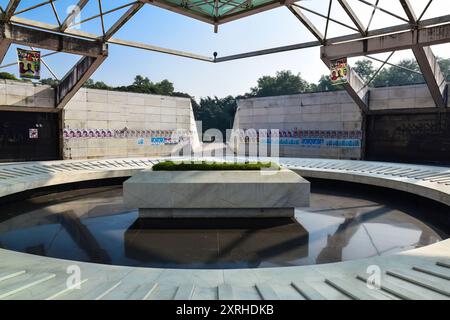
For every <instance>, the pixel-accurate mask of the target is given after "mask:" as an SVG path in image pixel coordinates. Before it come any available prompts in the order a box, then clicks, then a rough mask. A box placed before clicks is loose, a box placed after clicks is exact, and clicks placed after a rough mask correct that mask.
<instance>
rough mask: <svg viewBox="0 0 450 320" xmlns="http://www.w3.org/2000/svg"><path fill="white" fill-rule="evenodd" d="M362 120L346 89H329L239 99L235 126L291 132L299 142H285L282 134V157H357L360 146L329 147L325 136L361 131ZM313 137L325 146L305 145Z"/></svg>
mask: <svg viewBox="0 0 450 320" xmlns="http://www.w3.org/2000/svg"><path fill="white" fill-rule="evenodd" d="M361 123H362V121H361V114H360V112H359V109H358V107H357V106H356V104H354V103H353V101H352V100H351V98H350V97H349V96H348V94H347V93H346V92H337V93H336V92H327V93H309V94H298V95H290V96H279V97H267V98H254V99H245V100H239V102H238V111H237V113H236V120H235V128H241V129H249V128H254V129H279V130H280V131H281V132H283V131H288V134H290V135H291V137H292V140H294V141H295V140H297V141H296V142H298V143H299V144H283V143H282V140H283V137H281V138H280V151H279V152H280V156H286V157H289V156H292V157H294V156H304V157H326V158H338V159H341V158H342V159H352V158H354V159H358V158H359V157H360V152H361V151H360V148H357V147H356V148H355V147H351V148H343V147H327V146H326V145H325V144H326V141H325V139H327V138H326V137H327V136H329V138H328V139H331V138H332V137H333V136H334V134H336V138H337V134H338V133H339V132H341V133H342V132H344V131H345V132H354V133H355V132H356V134H360V133H361ZM311 131H313V132H311ZM296 132H297V134H296ZM340 137H342V134H341V135H340ZM303 139H308V140H303ZM312 139H317V140H316V141H318V139H320V142H322V145H320V144H306V143H307V142H311V141H312ZM322 139H324V140H323V141H322ZM302 140H303V141H302ZM316 141H314V142H316ZM302 142H305V143H304V144H302ZM288 143H289V141H288Z"/></svg>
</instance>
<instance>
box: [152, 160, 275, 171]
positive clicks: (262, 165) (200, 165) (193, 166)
mask: <svg viewBox="0 0 450 320" xmlns="http://www.w3.org/2000/svg"><path fill="white" fill-rule="evenodd" d="M269 168H273V169H276V170H279V169H280V168H279V166H278V165H277V164H275V163H272V162H249V163H233V162H205V161H203V162H173V161H164V162H160V163H157V164H155V165H154V166H153V171H208V170H209V171H225V170H254V171H256V170H261V169H269Z"/></svg>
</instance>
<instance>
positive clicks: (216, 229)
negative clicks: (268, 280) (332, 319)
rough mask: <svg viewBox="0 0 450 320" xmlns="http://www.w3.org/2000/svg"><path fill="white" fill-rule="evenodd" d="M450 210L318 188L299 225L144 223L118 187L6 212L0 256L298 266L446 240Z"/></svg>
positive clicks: (403, 198) (38, 200) (348, 189)
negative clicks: (6, 253) (442, 222)
mask: <svg viewBox="0 0 450 320" xmlns="http://www.w3.org/2000/svg"><path fill="white" fill-rule="evenodd" d="M447 210H448V208H446V207H444V206H442V205H439V204H436V203H434V202H430V201H428V200H424V199H421V198H416V197H414V196H412V195H407V194H404V193H400V192H395V191H385V190H384V191H383V190H382V189H379V188H374V187H363V186H358V185H352V184H348V183H337V182H324V181H319V180H318V181H313V183H312V190H311V206H310V207H309V208H298V209H296V215H295V218H293V219H288V218H286V219H279V218H277V219H173V220H170V219H138V212H137V209H135V208H127V207H126V206H125V205H124V204H123V201H122V187H121V186H120V185H113V186H97V187H90V188H82V189H77V190H71V191H63V192H58V193H51V194H47V195H44V196H38V197H33V198H31V199H27V200H23V201H16V202H14V203H10V204H6V205H2V206H0V212H1V213H2V214H1V216H0V217H1V220H0V247H1V248H4V249H9V250H15V251H20V252H26V253H31V254H37V255H42V256H48V257H55V258H62V259H70V260H78V261H85V262H96V263H105V264H115V265H127V266H139V267H164V268H202V269H204V268H208V269H210V268H261V267H280V266H298V265H310V264H321V263H331V262H338V261H347V260H353V259H359V258H366V257H372V256H377V255H388V254H393V253H396V252H400V251H404V250H408V249H414V248H417V247H421V246H426V245H429V244H432V243H435V242H438V241H441V240H443V239H444V238H447V237H448V230H447V227H448V226H444V227H442V228H441V227H440V221H439V217H440V216H444V215H445V214H446V211H447ZM434 218H436V219H434ZM422 221H426V223H424V222H422Z"/></svg>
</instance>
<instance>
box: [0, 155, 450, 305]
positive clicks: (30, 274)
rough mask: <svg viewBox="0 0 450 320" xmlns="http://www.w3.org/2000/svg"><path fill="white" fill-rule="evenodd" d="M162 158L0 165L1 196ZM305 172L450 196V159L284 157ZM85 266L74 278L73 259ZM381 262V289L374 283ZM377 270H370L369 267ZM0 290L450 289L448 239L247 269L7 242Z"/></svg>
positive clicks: (398, 292)
mask: <svg viewBox="0 0 450 320" xmlns="http://www.w3.org/2000/svg"><path fill="white" fill-rule="evenodd" d="M158 161H160V159H112V160H84V161H52V162H32V163H12V164H2V165H0V196H6V195H11V194H14V193H17V192H21V191H25V190H30V189H35V188H39V187H45V186H50V185H56V184H62V183H70V182H77V181H85V180H91V179H102V178H113V177H126V176H130V175H132V174H134V173H135V172H138V171H140V170H142V169H144V168H149V167H151V166H152V165H153V164H154V163H156V162H158ZM280 164H282V165H284V166H286V167H288V168H290V169H293V170H296V171H298V172H299V173H300V174H302V175H303V176H305V177H316V178H324V179H335V180H343V181H352V182H358V183H365V184H371V185H378V186H385V187H390V188H393V189H397V190H402V191H407V192H412V193H415V194H419V195H421V196H424V197H427V198H430V199H434V200H436V201H440V202H442V203H444V204H447V205H449V206H450V168H445V167H432V166H418V165H408V164H393V163H378V162H361V161H343V160H342V161H341V160H321V159H292V158H282V159H280ZM73 265H76V266H78V267H80V270H81V280H82V285H81V289H80V290H77V289H74V288H70V287H69V288H68V287H67V285H66V280H67V278H68V276H69V274H68V273H67V270H68V269H67V268H68V267H70V266H73ZM373 270H380V271H381V274H382V281H381V289H380V290H372V289H369V288H368V287H367V286H366V282H365V281H366V279H367V278H368V277H370V272H373ZM368 272H369V273H368ZM0 299H450V239H449V240H445V241H442V242H440V243H437V244H434V245H431V246H427V247H424V248H420V249H416V250H412V251H408V252H403V253H400V254H395V255H392V256H383V257H374V258H370V259H363V260H355V261H348V262H340V263H335V264H325V265H313V266H303V267H284V268H267V269H240V270H179V269H156V268H133V267H120V266H108V265H100V264H92V263H82V262H74V261H68V260H60V259H53V258H46V257H40V256H35V255H29V254H24V253H18V252H13V251H8V250H3V249H0Z"/></svg>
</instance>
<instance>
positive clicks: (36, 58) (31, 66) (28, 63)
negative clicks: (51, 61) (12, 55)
mask: <svg viewBox="0 0 450 320" xmlns="http://www.w3.org/2000/svg"><path fill="white" fill-rule="evenodd" d="M17 63H18V64H19V75H20V77H21V78H26V79H40V78H41V52H40V51H35V50H25V49H19V48H17Z"/></svg>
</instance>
